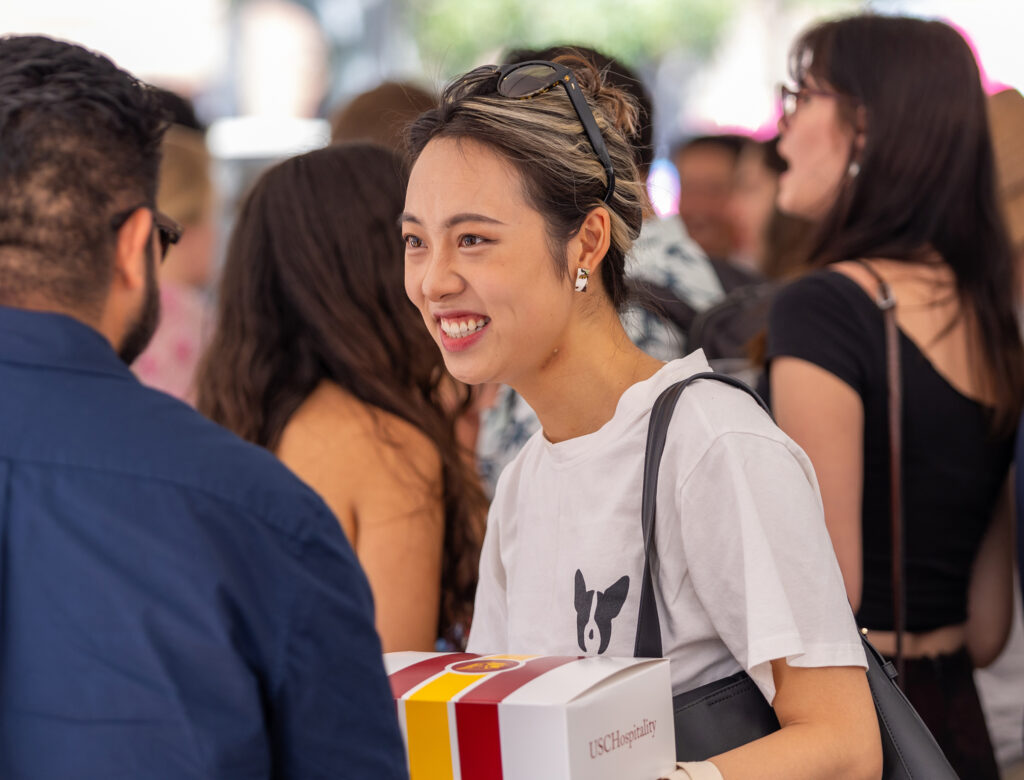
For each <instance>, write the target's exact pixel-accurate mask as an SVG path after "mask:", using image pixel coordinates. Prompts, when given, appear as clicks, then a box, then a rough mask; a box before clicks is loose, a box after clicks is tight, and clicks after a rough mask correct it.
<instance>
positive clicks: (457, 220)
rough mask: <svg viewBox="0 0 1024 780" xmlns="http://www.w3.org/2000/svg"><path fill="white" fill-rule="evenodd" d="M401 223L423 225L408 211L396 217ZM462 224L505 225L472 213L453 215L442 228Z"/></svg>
mask: <svg viewBox="0 0 1024 780" xmlns="http://www.w3.org/2000/svg"><path fill="white" fill-rule="evenodd" d="M403 222H412V223H413V224H414V225H422V224H423V222H422V221H421V220H420V219H419V217H417V216H416V215H415V214H410V213H409V212H408V211H404V212H402V214H400V215H399V217H398V224H399V225H401V224H402V223H403ZM463 222H487V223H489V224H492V225H504V224H505V223H504V222H502V221H501V220H500V219H495V218H494V217H488V216H487V215H486V214H473V213H469V212H466V213H463V214H455V215H453V216H451V217H449V218H448V219H447V220H445V223H444V226H443V227H444V229H445V230H449V229H451V228H453V227H455V226H456V225H459V224H461V223H463Z"/></svg>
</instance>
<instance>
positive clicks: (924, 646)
mask: <svg viewBox="0 0 1024 780" xmlns="http://www.w3.org/2000/svg"><path fill="white" fill-rule="evenodd" d="M791 72H792V76H793V79H794V81H795V82H796V83H795V86H794V88H793V89H788V90H784V96H783V100H784V109H785V112H784V117H783V119H782V120H781V122H780V129H781V132H782V138H781V141H780V142H779V153H780V154H781V155H782V157H783V158H785V160H786V161H787V163H788V169H787V171H786V172H785V173H784V174H783V175H782V176H781V178H780V183H779V196H778V205H779V207H780V208H781V209H782V210H783V211H787V212H790V213H793V214H796V215H798V216H801V217H805V218H808V219H812V220H814V221H815V222H816V223H817V224H818V238H817V242H816V244H815V245H814V247H813V250H812V252H811V258H812V261H811V262H812V264H813V265H814V266H815V267H817V269H819V270H814V271H813V272H811V273H809V274H808V275H806V276H804V277H803V278H802V279H800V280H799V281H797V282H795V283H793V284H791V285H790V286H789V287H788V288H786V289H785V290H783V291H782V292H781V293H780V294H779V296H778V298H777V299H776V302H775V305H774V307H773V310H772V314H771V317H770V320H769V328H768V344H767V357H768V360H769V363H768V375H769V381H770V389H771V401H772V406H773V408H774V411H775V414H776V417H777V419H778V422H779V424H780V425H781V426H782V428H783V429H784V430H785V431H786V432H787V433H789V434H790V436H792V437H793V438H794V439H795V440H796V441H797V443H799V444H800V445H801V446H802V447H803V448H804V450H805V451H806V452H807V454H808V455H809V456H810V458H811V461H812V463H813V464H814V468H815V471H816V473H817V475H818V480H819V482H820V486H821V494H822V499H823V501H824V506H825V520H826V522H827V524H828V527H829V532H830V534H831V537H832V541H833V545H834V547H835V550H836V554H837V557H838V559H839V564H840V567H841V569H842V571H843V577H844V580H845V583H846V588H847V594H848V596H849V599H850V602H851V603H852V604H853V607H854V609H855V610H856V611H857V617H858V622H859V623H860V625H861V626H863V627H865V628H867V629H870V630H871V633H870V636H871V638H872V640H873V642H874V643H875V645H876V646H877V647H878V648H879V649H880V650H882V651H883V652H885V653H887V654H890V655H892V654H895V652H896V647H897V638H896V635H895V629H896V623H895V620H894V603H893V585H892V579H891V572H892V563H893V546H892V544H891V536H890V520H891V513H890V492H891V491H890V471H889V469H890V463H891V458H890V442H889V431H888V419H889V417H888V411H887V404H888V381H887V349H886V338H885V331H884V324H883V314H882V312H881V311H880V305H879V303H878V302H879V301H880V296H881V295H882V293H883V291H884V285H887V286H888V288H889V289H890V290H891V292H892V298H894V299H895V314H896V322H897V325H898V330H899V333H898V346H899V350H898V351H899V354H900V378H901V383H902V395H903V399H902V404H901V410H902V411H901V414H902V430H901V433H902V439H903V443H902V457H901V462H902V470H903V477H902V481H901V482H902V499H903V514H904V518H905V520H904V536H905V542H904V544H903V556H902V557H903V561H904V575H903V584H904V588H905V592H906V604H905V616H906V633H905V634H904V635H903V641H902V647H903V656H904V658H905V659H906V673H905V675H904V679H903V680H902V684H903V686H904V688H905V690H906V691H907V693H908V695H909V698H910V700H911V701H912V702H913V703H914V705H915V706H916V707H917V708H918V710H919V711H920V713H921V715H922V716H923V718H924V720H925V722H926V723H927V724H928V726H929V727H930V728H931V729H932V731H933V732H934V734H935V736H936V737H937V739H938V741H939V743H940V745H942V747H943V749H944V750H945V751H946V753H947V755H948V757H949V759H950V762H951V763H952V764H953V767H954V768H955V769H956V770H957V771H958V772H959V773H960V775H961V776H962V777H970V778H995V777H997V772H996V765H995V761H994V758H993V755H992V748H991V744H990V742H989V738H988V734H987V732H986V729H985V722H984V719H983V716H982V713H981V709H980V706H979V703H978V697H977V694H976V691H975V689H974V683H973V677H972V673H971V672H972V668H973V666H974V665H985V664H987V663H989V662H990V661H992V660H993V658H994V657H995V656H996V654H997V653H998V652H999V650H1000V648H1001V647H1002V645H1003V643H1004V642H1005V639H1006V635H1007V631H1008V628H1009V618H1010V608H1011V571H1012V569H1011V559H1010V549H1011V544H1010V537H1009V532H1010V523H1009V515H1008V513H1007V512H1006V511H1005V510H1004V502H1003V501H1002V498H1001V497H1002V496H1004V495H1005V484H1006V479H1007V474H1008V469H1009V466H1010V461H1011V458H1012V449H1013V434H1014V428H1015V426H1016V421H1017V418H1018V415H1019V413H1020V410H1021V405H1022V399H1024V350H1022V346H1021V338H1020V335H1019V332H1018V329H1017V323H1016V320H1015V317H1014V290H1015V287H1014V284H1013V278H1014V276H1013V261H1012V257H1011V253H1010V248H1009V245H1008V242H1007V238H1006V232H1005V229H1004V226H1003V223H1002V220H1001V218H1000V216H999V210H998V206H997V202H996V196H995V184H994V182H995V178H994V171H993V161H992V149H991V143H990V140H989V129H988V122H987V120H986V114H985V95H984V92H983V90H982V86H981V83H980V79H979V75H978V68H977V65H976V63H975V61H974V57H973V55H972V53H971V50H970V48H969V47H968V46H967V44H966V43H965V41H964V40H963V39H962V38H961V37H960V35H959V34H958V33H957V32H956V31H954V30H953V29H952V28H950V27H949V26H947V25H945V24H942V23H940V22H929V21H922V20H919V19H906V18H892V17H880V16H873V15H865V16H856V17H852V18H848V19H843V20H839V21H833V22H827V23H825V24H821V25H819V26H817V27H814V28H813V29H811V30H810V31H808V32H807V33H805V34H804V35H803V36H802V37H801V38H800V39H799V40H798V41H797V42H796V45H795V46H794V48H793V53H792V65H791ZM883 282H884V285H883Z"/></svg>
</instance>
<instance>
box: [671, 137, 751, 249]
mask: <svg viewBox="0 0 1024 780" xmlns="http://www.w3.org/2000/svg"><path fill="white" fill-rule="evenodd" d="M747 143H749V139H748V138H744V137H743V136H739V135H729V134H722V135H701V136H697V137H695V138H689V139H687V140H686V141H684V142H682V143H679V144H677V145H676V146H674V147H673V148H672V150H671V153H670V156H671V158H672V163H673V164H674V165H675V166H676V170H677V171H678V172H679V218H680V219H681V220H683V224H685V225H686V230H687V231H688V232H689V234H690V235H691V236H692V237H693V240H694V241H696V242H697V243H698V244H700V246H701V248H702V249H703V250H704V251H705V252H707V253H708V256H709V257H711V258H713V259H715V260H723V261H724V260H728V259H729V258H730V257H731V256H732V253H733V252H734V251H735V249H736V236H735V235H734V228H733V225H732V221H731V220H730V218H729V209H728V206H729V197H730V196H731V195H732V188H733V180H734V179H735V177H736V164H737V163H738V162H739V159H740V152H742V151H743V147H744V146H746V144H747Z"/></svg>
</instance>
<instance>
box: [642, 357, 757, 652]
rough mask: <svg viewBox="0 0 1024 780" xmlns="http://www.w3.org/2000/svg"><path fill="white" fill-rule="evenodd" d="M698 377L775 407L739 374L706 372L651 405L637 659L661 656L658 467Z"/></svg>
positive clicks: (646, 456)
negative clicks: (682, 399) (679, 408)
mask: <svg viewBox="0 0 1024 780" xmlns="http://www.w3.org/2000/svg"><path fill="white" fill-rule="evenodd" d="M698 379H713V380H715V381H717V382H724V383H725V384H727V385H732V386H733V387H736V388H739V389H740V390H742V391H744V392H745V393H747V394H749V395H750V396H751V397H752V398H753V399H754V400H755V401H757V404H758V406H760V407H761V408H762V409H764V411H765V413H766V414H767V415H768V416H769V417H771V414H772V413H771V410H770V409H769V408H768V405H767V404H766V403H765V402H764V400H762V398H761V396H759V395H758V394H757V393H756V392H754V391H753V390H752V389H751V388H750V387H748V386H747V385H746V384H744V383H743V382H741V381H740V380H739V379H736V378H735V377H731V376H728V375H727V374H716V373H714V372H713V371H704V372H701V373H699V374H693V375H692V376H689V377H687V378H686V379H684V380H682V381H680V382H676V383H675V384H674V385H672V386H671V387H669V388H667V389H666V390H664V391H663V392H662V394H661V395H659V396H658V400H656V401H655V402H654V406H653V407H652V408H651V421H650V424H649V425H648V428H647V451H646V454H645V456H644V482H643V493H642V503H641V509H640V517H641V521H642V525H643V532H644V573H643V579H642V580H641V583H640V613H639V616H638V617H637V625H636V644H635V645H634V647H633V655H634V656H636V657H637V658H661V656H662V652H661V621H660V620H659V618H658V604H657V601H656V599H655V596H654V580H653V577H652V575H651V562H652V561H654V560H656V559H657V549H656V548H655V545H654V519H655V514H656V504H657V498H658V469H659V467H660V466H661V456H662V454H663V453H664V452H665V438H666V436H667V435H668V424H669V422H670V421H671V420H672V412H673V411H675V407H676V401H677V400H678V399H679V396H680V395H681V394H682V392H683V390H685V389H686V388H687V387H689V386H690V385H691V384H692V383H693V382H695V381H696V380H698Z"/></svg>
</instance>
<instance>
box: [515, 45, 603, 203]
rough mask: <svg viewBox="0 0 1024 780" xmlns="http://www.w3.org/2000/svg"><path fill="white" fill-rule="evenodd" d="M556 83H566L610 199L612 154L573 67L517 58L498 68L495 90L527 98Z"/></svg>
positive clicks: (520, 98) (518, 98)
mask: <svg viewBox="0 0 1024 780" xmlns="http://www.w3.org/2000/svg"><path fill="white" fill-rule="evenodd" d="M559 84H561V85H562V86H563V87H565V93H566V94H567V95H568V96H569V100H570V102H572V107H573V108H574V109H575V110H576V116H578V117H579V120H580V123H581V124H582V125H583V131H584V132H585V133H586V134H587V140H588V141H590V146H591V148H592V149H593V150H594V154H596V155H597V158H598V159H599V160H600V161H601V165H602V166H603V167H604V172H605V175H606V177H607V179H608V191H607V192H606V193H605V195H604V199H603V200H604V202H605V203H610V202H611V199H612V195H613V194H614V193H615V169H614V168H613V167H612V158H611V157H610V156H609V155H608V148H607V147H606V146H605V145H604V138H603V137H602V136H601V131H600V130H599V129H598V127H597V121H596V120H595V119H594V112H593V111H591V109H590V106H589V105H588V104H587V99H586V98H585V97H584V96H583V92H582V90H581V89H580V85H579V84H578V83H577V81H576V77H575V76H574V75H573V73H572V71H571V70H569V68H567V67H566V66H565V65H559V64H558V63H557V62H547V61H545V60H530V61H528V62H519V63H516V64H514V65H505V66H504V67H502V68H499V69H498V86H497V92H498V94H499V95H501V96H502V97H507V98H512V99H515V100H527V99H529V98H532V97H536V96H537V95H541V94H543V93H545V92H547V91H548V90H550V89H554V88H555V87H556V86H558V85H559Z"/></svg>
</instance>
